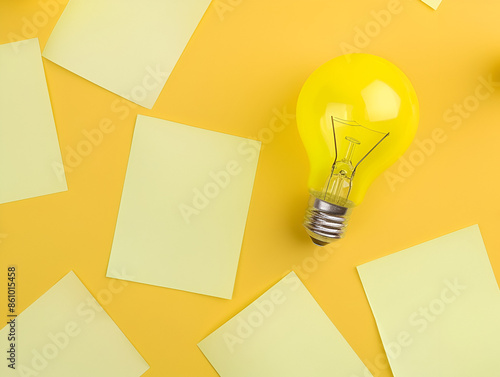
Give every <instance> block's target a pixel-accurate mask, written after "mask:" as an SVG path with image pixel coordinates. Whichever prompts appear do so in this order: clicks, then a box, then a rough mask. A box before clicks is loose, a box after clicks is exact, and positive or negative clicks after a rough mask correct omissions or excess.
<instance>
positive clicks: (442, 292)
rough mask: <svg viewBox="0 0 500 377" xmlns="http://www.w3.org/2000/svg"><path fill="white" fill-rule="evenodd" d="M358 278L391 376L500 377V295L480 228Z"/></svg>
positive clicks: (395, 257) (381, 263)
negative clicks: (387, 361) (361, 283)
mask: <svg viewBox="0 0 500 377" xmlns="http://www.w3.org/2000/svg"><path fill="white" fill-rule="evenodd" d="M358 271H359V275H360V277H361V281H362V282H363V286H364V288H365V292H366V295H367V297H368V301H369V302H370V306H371V308H372V311H373V314H374V316H375V319H376V321H377V326H378V329H379V332H380V336H381V338H382V342H383V344H384V347H385V350H386V353H387V356H388V359H389V362H390V365H391V368H392V371H393V373H394V376H395V377H422V376H426V377H470V376H500V357H499V351H500V320H499V318H500V291H499V289H498V285H497V282H496V280H495V276H494V275H493V271H492V268H491V265H490V262H489V259H488V255H487V253H486V250H485V247H484V244H483V241H482V238H481V233H480V232H479V227H478V226H472V227H469V228H465V229H463V230H460V231H457V232H454V233H451V234H448V235H446V236H443V237H440V238H437V239H435V240H432V241H429V242H426V243H423V244H421V245H418V246H414V247H411V248H409V249H406V250H404V251H401V252H399V253H396V254H392V255H389V256H386V257H384V258H381V259H378V260H376V261H373V262H370V263H367V264H364V265H362V266H359V267H358Z"/></svg>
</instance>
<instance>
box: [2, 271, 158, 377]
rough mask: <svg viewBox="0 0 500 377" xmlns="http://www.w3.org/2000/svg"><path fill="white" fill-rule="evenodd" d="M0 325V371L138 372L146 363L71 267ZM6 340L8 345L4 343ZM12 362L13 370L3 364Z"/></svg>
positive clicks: (46, 374)
mask: <svg viewBox="0 0 500 377" xmlns="http://www.w3.org/2000/svg"><path fill="white" fill-rule="evenodd" d="M15 328H16V330H15V337H16V339H15V340H10V341H8V340H7V335H8V334H9V333H10V332H11V330H10V329H11V326H10V325H7V326H6V327H4V328H3V329H2V330H0V345H1V350H2V355H9V356H10V355H11V352H12V350H11V348H12V347H11V345H10V343H11V342H14V343H15V345H14V347H13V348H14V349H15V352H14V353H15V357H14V359H15V360H14V361H12V360H7V356H6V357H2V362H1V363H0V376H2V377H9V376H12V377H14V376H25V377H28V376H36V377H69V376H71V377H90V376H92V377H110V376H120V377H139V376H140V375H142V374H143V373H144V372H145V371H146V370H147V369H148V368H149V366H148V364H146V362H145V361H144V360H143V358H142V357H141V356H140V355H139V354H138V353H137V351H136V350H135V348H134V346H132V344H131V343H130V342H129V341H128V339H127V338H126V337H125V335H123V333H122V332H121V331H120V329H119V328H118V326H116V324H115V323H114V322H113V320H112V319H111V318H110V317H109V316H108V315H107V314H106V312H104V310H103V309H102V307H101V306H100V305H99V303H98V302H97V301H96V300H95V299H94V298H93V297H92V295H91V294H90V293H89V291H88V290H87V289H86V288H85V287H84V285H83V284H82V283H81V282H80V280H78V278H77V277H76V275H75V274H74V273H73V272H70V273H69V274H67V275H66V276H65V277H64V278H62V279H61V280H60V281H59V282H58V283H57V284H56V285H54V286H53V287H52V288H51V289H50V290H49V291H48V292H46V293H45V294H44V295H43V296H41V297H40V298H39V299H38V300H36V301H35V302H34V303H33V304H31V306H30V307H28V308H27V309H26V310H24V311H23V312H22V313H21V314H20V315H19V316H18V317H17V319H16V320H15ZM7 343H8V344H7ZM12 362H14V367H15V368H16V369H11V368H10V367H8V365H9V364H11V363H12Z"/></svg>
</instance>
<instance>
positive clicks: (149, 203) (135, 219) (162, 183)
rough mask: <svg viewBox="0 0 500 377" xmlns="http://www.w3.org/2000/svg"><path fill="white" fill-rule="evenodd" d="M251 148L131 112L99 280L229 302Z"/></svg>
mask: <svg viewBox="0 0 500 377" xmlns="http://www.w3.org/2000/svg"><path fill="white" fill-rule="evenodd" d="M259 151H260V142H256V141H252V140H248V139H244V138H241V137H236V136H231V135H226V134H221V133H218V132H213V131H207V130H203V129H199V128H195V127H189V126H184V125H182V124H177V123H173V122H169V121H165V120H160V119H155V118H150V117H146V116H140V115H139V116H138V117H137V122H136V126H135V131H134V138H133V141H132V148H131V151H130V157H129V163H128V168H127V175H126V178H125V184H124V187H123V194H122V199H121V204H120V210H119V214H118V220H117V224H116V230H115V237H114V240H113V246H112V250H111V257H110V261H109V267H108V274H107V276H109V277H116V278H120V276H115V275H114V274H113V272H112V271H113V270H116V271H120V270H122V269H123V268H125V269H126V270H127V271H129V272H130V274H131V275H133V276H135V279H134V281H137V282H141V283H146V284H153V285H159V286H162V287H169V288H175V289H182V290H185V291H189V292H196V293H202V294H206V295H211V296H217V297H222V298H231V296H232V292H233V285H234V280H235V276H236V269H237V265H238V259H239V254H240V249H241V243H242V240H243V232H244V230H245V223H246V218H247V213H248V207H249V204H250V197H251V194H252V187H253V182H254V177H255V171H256V169H257V161H258V156H259Z"/></svg>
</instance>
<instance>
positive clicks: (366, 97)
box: [297, 54, 419, 245]
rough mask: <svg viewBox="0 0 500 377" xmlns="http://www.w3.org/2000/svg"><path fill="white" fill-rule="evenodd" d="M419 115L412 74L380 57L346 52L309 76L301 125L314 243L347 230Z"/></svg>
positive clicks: (414, 128) (301, 98) (403, 147)
mask: <svg viewBox="0 0 500 377" xmlns="http://www.w3.org/2000/svg"><path fill="white" fill-rule="evenodd" d="M418 114H419V109H418V100H417V95H416V93H415V90H414V89H413V86H412V85H411V83H410V80H409V79H408V78H407V77H406V76H405V74H404V73H403V72H401V71H400V70H399V69H398V68H397V67H396V66H395V65H393V64H392V63H390V62H388V61H387V60H385V59H382V58H380V57H377V56H374V55H369V54H349V55H343V56H339V57H337V58H335V59H333V60H330V61H329V62H327V63H325V64H324V65H322V66H321V67H319V68H318V69H317V70H316V71H315V72H313V74H312V75H311V76H310V77H309V78H308V79H307V81H306V82H305V84H304V86H303V88H302V90H301V92H300V95H299V99H298V103H297V125H298V129H299V133H300V136H301V138H302V141H303V143H304V146H305V148H306V151H307V154H308V157H309V162H310V175H309V182H308V186H309V191H310V194H311V198H310V201H309V208H308V210H307V212H306V218H305V222H304V225H305V226H306V229H307V231H308V233H309V235H310V236H311V238H312V239H313V241H314V242H315V243H317V244H319V245H324V244H327V243H329V242H330V241H332V240H334V239H337V238H341V237H342V236H343V234H344V229H345V226H346V223H347V218H348V217H349V215H350V212H351V209H352V208H353V207H354V206H356V205H358V204H359V203H360V202H361V201H362V200H363V198H364V196H365V193H366V191H367V190H368V187H369V186H370V185H371V183H372V182H373V181H374V179H375V178H376V177H377V176H378V175H380V174H381V173H382V172H383V171H384V170H385V169H387V168H388V167H389V166H390V165H391V164H393V163H394V162H395V161H396V160H397V159H398V158H399V157H400V156H401V155H402V154H403V153H404V151H405V150H406V149H407V148H408V146H409V145H410V144H411V142H412V140H413V138H414V136H415V133H416V131H417V126H418V117H419V115H418Z"/></svg>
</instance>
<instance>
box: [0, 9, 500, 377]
mask: <svg viewBox="0 0 500 377" xmlns="http://www.w3.org/2000/svg"><path fill="white" fill-rule="evenodd" d="M47 1H48V2H49V3H54V2H51V1H49V0H47ZM45 3H46V2H45V1H44V0H40V1H35V0H30V1H27V0H25V1H7V0H1V1H0V43H7V42H10V37H11V36H12V34H11V35H10V36H9V33H15V34H17V35H19V36H21V37H23V38H30V37H33V36H38V38H39V39H40V44H41V46H42V48H43V46H44V45H45V43H46V41H47V39H48V37H49V35H50V32H51V30H52V29H53V27H54V25H55V23H56V21H57V19H58V17H59V15H60V13H61V12H62V10H63V4H60V5H58V6H57V8H58V9H57V12H55V14H54V15H52V16H51V15H46V16H45V17H44V16H43V14H41V13H44V12H45V11H44V10H43V4H45ZM61 3H64V1H62V0H61ZM215 3H217V2H215ZM221 3H224V4H226V5H227V4H229V3H231V2H230V1H228V0H220V1H219V2H218V4H219V5H220V4H221ZM232 3H233V4H235V3H237V1H232ZM388 3H389V1H387V0H375V1H367V0H364V1H361V0H357V1H348V0H344V1H340V0H337V1H331V0H321V1H320V0H300V1H299V0H273V1H268V0H242V1H241V2H240V3H239V4H238V5H234V6H231V5H229V6H228V7H229V8H227V9H231V10H227V11H226V12H225V13H224V14H223V16H222V17H221V16H220V15H219V14H218V13H217V10H216V8H215V5H216V4H214V3H213V4H212V5H211V7H210V8H209V9H208V11H207V13H206V14H205V16H204V18H203V20H202V21H201V23H200V25H199V27H198V29H197V31H196V32H195V34H194V36H193V38H192V39H191V41H190V43H189V45H188V47H187V49H186V50H185V52H184V54H183V56H182V57H181V59H180V61H179V63H178V65H177V67H176V69H175V70H174V72H173V74H172V76H171V77H170V79H169V81H168V82H167V84H166V86H165V88H164V90H163V92H162V94H161V95H160V97H159V99H158V101H157V102H156V105H155V106H154V108H153V109H152V110H147V109H144V108H141V107H139V106H136V105H133V104H131V103H129V102H127V101H125V100H123V101H121V100H119V97H117V96H116V95H114V94H112V93H110V92H107V91H106V90H104V89H102V88H99V87H98V86H96V85H94V84H91V83H90V82H88V81H85V80H84V79H82V78H80V77H78V76H76V75H74V74H73V73H70V72H68V71H66V70H64V69H62V68H61V67H59V66H57V65H55V64H53V63H51V62H49V61H47V60H44V65H45V71H46V76H47V81H48V86H49V91H50V95H51V100H52V107H53V111H54V116H55V121H56V125H57V130H58V134H59V142H60V146H61V150H62V153H63V161H66V154H67V148H68V147H71V148H73V149H74V148H76V145H77V144H78V143H79V142H80V141H81V140H84V136H83V135H82V130H91V129H95V128H97V127H98V126H99V122H100V121H101V120H102V119H103V118H109V119H112V121H113V122H114V124H115V126H116V129H115V130H114V131H113V132H112V133H110V134H107V135H105V137H104V141H103V142H102V144H101V145H99V146H98V147H96V148H95V149H94V151H93V152H92V153H91V154H90V155H88V156H87V157H85V158H84V159H83V160H82V162H81V164H80V165H79V166H77V167H76V168H74V169H72V171H68V172H67V181H68V186H69V191H68V192H65V193H60V194H54V195H49V196H44V197H40V198H35V199H28V200H23V201H19V202H14V203H9V204H4V205H2V206H0V234H2V235H3V236H0V237H2V238H0V241H1V242H2V243H1V244H0V276H5V278H0V281H2V280H5V281H6V266H7V265H8V264H16V265H17V266H18V268H19V286H20V288H19V310H23V309H24V308H26V307H27V306H29V305H30V304H31V303H32V302H33V301H34V300H35V299H36V298H37V297H39V296H40V295H41V294H43V293H44V292H45V291H47V290H48V289H49V288H50V287H51V286H52V285H53V284H54V283H55V282H56V281H58V280H59V279H60V278H61V277H63V276H64V275H65V274H66V273H67V272H68V271H69V270H71V269H73V270H74V271H75V273H76V274H77V275H78V276H79V277H80V279H82V281H83V282H84V284H85V285H86V286H87V288H88V289H89V290H90V292H91V293H92V294H93V295H94V296H97V298H98V299H99V295H101V296H102V297H104V298H105V300H104V302H103V300H102V299H101V302H103V306H104V308H105V310H106V311H107V312H108V313H109V314H110V316H111V317H112V318H113V319H114V320H115V322H116V323H117V324H118V326H119V327H120V328H121V329H122V330H123V332H124V333H125V334H126V335H127V337H128V338H129V339H130V340H131V342H132V343H133V344H134V345H135V346H136V348H137V349H138V350H139V352H140V353H141V354H142V356H143V357H144V358H145V359H146V361H147V362H148V363H149V364H150V365H151V369H150V370H149V371H148V372H146V374H145V375H144V376H145V377H156V376H180V377H184V376H186V377H187V376H189V377H192V376H216V375H217V374H216V372H215V371H214V370H213V369H212V367H211V366H210V364H209V363H208V361H207V360H206V359H205V357H204V356H203V354H202V353H201V352H200V351H199V350H198V348H197V347H196V343H197V342H198V341H200V340H201V339H202V338H204V337H205V336H206V335H208V334H209V333H210V332H212V331H213V330H215V329H216V328H217V327H218V326H220V325H221V324H222V323H224V322H225V321H226V320H227V319H229V318H230V317H231V316H233V315H234V314H236V313H237V312H239V311H240V310H241V309H242V308H244V307H245V306H246V305H248V304H249V303H250V302H251V301H252V300H253V299H255V298H256V297H257V296H259V295H260V294H261V293H262V292H263V291H264V290H266V289H267V288H269V287H270V286H271V285H272V284H274V283H275V282H277V281H278V280H279V279H280V278H281V277H282V276H284V274H285V273H286V272H287V271H289V270H290V269H292V268H294V267H293V266H296V268H295V269H296V271H297V274H298V275H299V277H301V279H302V280H303V281H304V283H305V285H306V286H307V287H308V289H309V290H310V291H311V293H312V294H313V296H314V297H315V298H316V300H317V301H318V302H319V304H320V305H321V307H322V308H323V309H324V310H325V312H326V313H327V314H328V316H329V317H330V318H331V320H332V321H333V322H334V323H335V325H336V326H337V327H338V329H339V330H340V332H341V333H342V334H343V335H344V336H345V338H346V339H347V341H348V342H349V343H350V344H351V346H352V347H353V348H354V350H355V351H356V352H357V353H358V355H359V356H360V358H361V359H362V360H363V361H365V363H366V364H368V365H369V366H370V365H372V364H373V365H375V367H372V369H373V373H374V375H375V376H380V377H387V376H391V372H390V370H389V369H388V367H387V365H385V364H383V363H380V362H378V363H376V362H377V361H380V360H379V355H381V353H382V352H383V348H382V343H381V341H380V338H379V336H378V333H377V329H376V326H375V321H374V319H373V317H372V314H371V311H370V308H369V306H368V302H367V300H366V298H365V295H364V293H363V289H362V286H361V283H360V280H359V277H358V275H357V273H356V270H355V266H356V265H359V264H362V263H365V262H368V261H370V260H373V259H376V258H378V257H381V256H383V255H387V254H390V253H394V252H396V251H399V250H401V249H404V248H407V247H409V246H412V245H415V244H418V243H420V242H423V241H426V240H429V239H432V238H435V237H438V236H441V235H443V234H445V233H448V232H451V231H454V230H457V229H459V228H463V227H466V226H469V225H472V224H475V223H479V225H480V228H481V231H482V233H483V238H484V240H485V243H486V247H487V249H488V251H489V256H490V259H491V262H492V265H493V268H494V270H495V272H496V274H497V277H498V276H500V256H499V253H498V250H499V248H500V232H499V231H498V228H499V225H500V217H499V215H500V209H499V208H500V206H499V205H500V198H499V194H498V192H499V190H498V187H499V186H498V183H499V180H498V169H499V168H498V167H499V166H500V153H498V151H499V145H500V133H499V131H498V126H499V124H500V122H499V114H498V101H499V98H500V95H499V92H500V87H497V88H496V92H495V93H493V94H492V95H491V96H490V97H489V98H488V99H484V100H481V101H480V103H479V106H478V108H477V109H476V110H475V111H473V112H472V113H471V114H470V115H469V117H468V118H464V119H463V121H462V124H461V127H458V128H457V127H455V129H454V128H453V127H452V126H453V124H452V123H450V122H446V121H445V120H444V119H443V115H444V114H445V112H447V111H448V109H450V108H452V107H453V105H454V104H460V103H462V102H463V101H464V100H466V99H467V98H468V97H469V96H471V95H474V93H475V90H476V87H477V86H478V85H479V81H478V78H479V77H484V78H487V77H488V75H490V74H492V75H494V76H495V77H496V78H497V80H498V81H500V74H499V71H500V27H499V26H498V25H499V18H498V14H499V11H500V3H498V2H494V1H491V0H489V1H486V0H482V1H472V0H468V1H466V0H443V3H442V5H441V6H440V8H439V9H438V10H437V11H433V10H432V9H431V8H429V7H428V6H426V5H425V4H423V3H421V2H420V1H419V0H405V1H401V4H402V7H403V10H402V12H401V13H399V14H397V15H393V16H392V20H391V21H390V22H389V24H388V25H387V26H385V27H381V28H380V32H379V33H375V34H377V35H374V33H373V30H372V35H374V36H373V38H370V41H369V43H368V45H367V46H366V47H363V48H361V51H362V52H367V53H373V54H376V55H379V56H381V57H383V58H386V59H388V60H390V61H391V62H393V63H394V64H396V65H397V66H398V67H399V68H401V69H402V70H403V71H404V72H405V73H406V74H407V76H408V77H409V78H410V80H411V81H412V83H413V85H414V87H415V89H416V91H417V94H418V96H419V100H420V109H421V122H420V126H419V130H418V133H417V139H419V140H424V139H427V138H429V137H431V135H432V133H433V132H435V131H434V130H436V129H438V128H440V129H442V130H443V131H442V132H444V134H445V135H446V141H445V142H443V143H441V144H438V145H437V146H436V148H435V151H433V152H432V153H429V155H428V156H425V158H424V160H423V161H418V163H419V166H416V167H415V168H414V171H413V172H412V173H411V174H406V175H407V177H403V178H402V179H403V182H399V183H397V184H395V186H393V189H391V186H390V185H389V184H388V182H387V179H386V177H387V176H384V175H382V176H381V177H380V178H379V179H378V180H376V181H375V183H374V184H373V186H372V188H371V190H370V191H369V192H368V194H367V196H366V198H365V200H364V202H363V203H362V204H361V205H360V206H359V207H358V208H357V209H355V211H354V212H353V215H352V220H351V223H350V225H349V228H348V231H347V237H346V239H344V240H342V241H339V242H338V243H337V244H335V245H331V246H329V247H328V249H327V251H329V252H330V253H329V254H324V251H325V250H324V249H323V250H322V252H323V254H318V250H319V249H318V248H317V247H315V246H314V245H313V244H312V243H311V242H310V240H309V237H308V236H307V235H306V233H305V231H304V230H303V229H302V225H301V222H302V217H303V212H304V209H305V207H306V201H307V198H308V192H307V187H306V182H307V175H308V163H307V159H306V155H305V151H304V149H303V147H302V144H301V142H300V139H299V136H298V132H297V129H296V125H295V122H294V121H291V122H290V123H289V124H287V125H286V127H285V128H284V130H283V131H279V132H275V133H274V135H272V136H273V137H272V140H271V141H270V140H269V133H268V131H262V130H264V129H265V128H267V127H269V125H270V123H271V122H272V120H273V117H274V116H275V111H277V110H278V111H282V110H283V108H284V107H286V109H287V111H288V112H293V111H294V107H295V102H296V99H297V96H298V93H299V90H300V88H301V86H302V84H303V82H304V81H305V79H306V78H307V77H308V75H309V74H310V73H311V72H312V71H313V70H314V69H315V68H316V67H318V66H319V65H321V64H322V63H324V62H326V61H327V60H329V59H331V58H333V57H335V56H338V55H340V54H342V49H341V47H340V46H341V43H342V42H344V43H348V44H350V45H353V46H356V44H355V42H354V38H355V36H356V34H357V29H356V28H357V27H358V28H360V29H365V27H366V26H367V25H369V22H370V21H372V20H373V19H374V16H373V13H371V12H372V11H380V10H382V9H387V6H388ZM56 4H59V3H56ZM145 6H146V5H145ZM45 14H46V12H45ZM34 18H35V19H36V20H34ZM28 21H35V22H36V24H37V25H38V26H35V29H36V30H26V28H24V33H23V25H24V24H25V23H26V22H28ZM370 25H373V24H370ZM131 26H132V27H133V25H131ZM33 32H34V33H33ZM358 45H359V44H358ZM117 100H118V101H120V104H119V105H118V106H122V110H120V111H117V108H116V106H117V103H116V101H117ZM471 101H473V100H470V98H469V102H470V103H473V102H471ZM124 105H125V106H127V107H126V108H129V109H130V110H129V111H128V110H127V111H124V110H123V106H124ZM469 106H470V105H469ZM138 113H140V114H144V115H150V116H155V117H158V118H162V119H168V120H172V121H176V122H181V123H185V124H189V125H192V126H197V127H201V128H206V129H210V130H214V131H221V132H225V133H230V134H234V135H238V136H243V137H248V138H253V139H257V138H259V135H260V136H261V137H262V136H264V138H265V140H263V144H264V147H263V150H262V153H261V157H260V161H259V167H258V171H257V176H256V180H255V187H254V193H253V197H252V202H251V206H250V212H249V216H248V222H247V227H246V233H245V238H244V242H243V248H242V251H241V259H240V264H239V268H238V274H237V278H236V285H235V291H234V298H233V299H232V300H230V301H228V300H223V299H217V298H213V297H208V296H201V295H197V294H191V293H186V292H182V291H176V290H171V289H165V288H159V287H153V286H147V285H143V284H136V283H129V284H128V285H127V286H126V287H125V288H124V289H123V291H122V292H120V293H117V294H115V295H113V296H112V299H111V300H109V299H108V296H106V292H107V289H108V285H109V282H110V281H112V280H111V279H107V278H106V277H105V272H106V267H107V262H108V257H109V253H110V248H111V242H112V238H113V232H114V226H115V221H116V217H117V211H118V206H119V202H120V195H121V190H122V184H123V180H124V176H125V170H126V165H127V158H128V153H129V149H130V143H131V138H132V131H133V126H134V122H135V116H136V114H138ZM415 151H418V146H417V145H416V144H415V143H414V144H413V145H412V146H411V147H410V149H409V150H408V152H407V153H406V155H405V157H404V158H406V159H407V160H408V159H409V157H410V155H411V153H412V152H415ZM413 156H414V160H415V158H417V157H418V152H415V153H414V154H413ZM416 156H417V157H416ZM398 166H399V165H398V164H396V165H395V166H393V167H392V168H390V169H389V171H390V172H392V173H394V174H397V173H398ZM0 179H1V177H0ZM166 236H168V234H167V233H166ZM200 247H201V248H202V247H203V240H200ZM315 253H316V254H315ZM325 255H326V257H325ZM314 256H316V257H318V256H319V257H321V259H322V261H319V262H315V259H314ZM316 260H317V258H316ZM2 271H3V272H2ZM307 271H309V272H307ZM3 274H5V275H3ZM5 291H6V290H5V289H0V303H1V304H0V305H2V306H3V305H5V309H0V311H5V310H6V302H7V301H6V299H5ZM408 294H411V292H409V293H408ZM109 301H111V302H109ZM96 341H98V339H96ZM423 362H424V361H423ZM377 365H378V366H377Z"/></svg>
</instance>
